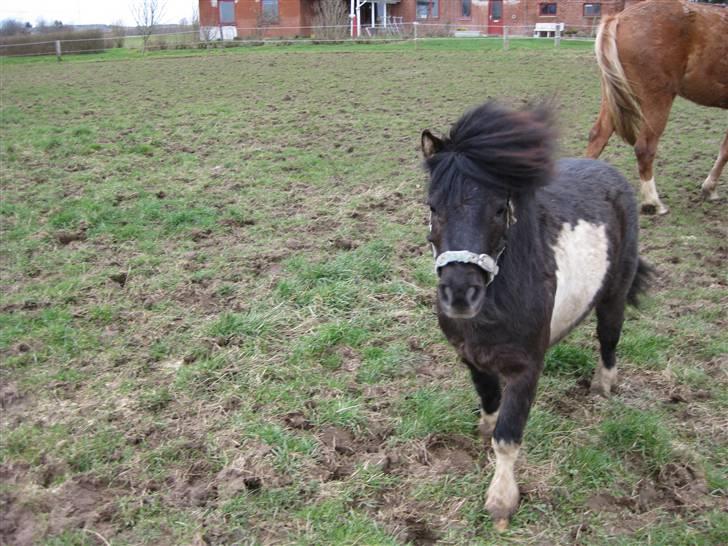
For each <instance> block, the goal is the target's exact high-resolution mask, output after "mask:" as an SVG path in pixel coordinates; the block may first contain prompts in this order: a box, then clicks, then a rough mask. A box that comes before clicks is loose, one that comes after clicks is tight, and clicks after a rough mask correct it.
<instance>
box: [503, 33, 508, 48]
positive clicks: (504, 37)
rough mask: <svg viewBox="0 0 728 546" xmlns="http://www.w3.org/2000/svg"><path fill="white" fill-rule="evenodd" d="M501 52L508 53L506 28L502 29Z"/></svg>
mask: <svg viewBox="0 0 728 546" xmlns="http://www.w3.org/2000/svg"><path fill="white" fill-rule="evenodd" d="M503 51H508V27H503Z"/></svg>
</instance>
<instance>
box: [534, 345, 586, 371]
mask: <svg viewBox="0 0 728 546" xmlns="http://www.w3.org/2000/svg"><path fill="white" fill-rule="evenodd" d="M594 362H595V358H594V349H592V348H586V347H580V346H578V345H573V344H570V343H568V342H561V343H559V344H558V345H556V346H554V347H552V348H551V349H550V350H549V351H548V352H547V353H546V357H545V358H544V368H543V373H544V374H547V375H552V374H553V375H559V374H560V375H570V376H576V377H578V376H583V375H587V374H589V373H591V372H592V371H593V370H594V365H595V364H594Z"/></svg>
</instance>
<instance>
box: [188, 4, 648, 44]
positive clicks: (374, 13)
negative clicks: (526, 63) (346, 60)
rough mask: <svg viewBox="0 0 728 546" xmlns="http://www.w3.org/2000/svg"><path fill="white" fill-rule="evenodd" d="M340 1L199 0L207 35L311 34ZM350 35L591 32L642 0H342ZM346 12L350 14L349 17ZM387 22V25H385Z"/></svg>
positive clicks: (212, 36) (205, 37)
mask: <svg viewBox="0 0 728 546" xmlns="http://www.w3.org/2000/svg"><path fill="white" fill-rule="evenodd" d="M324 1H329V2H330V1H337V0H199V2H200V33H201V35H202V37H203V38H204V39H220V38H221V37H222V38H223V39H226V40H231V39H235V38H240V37H244V36H288V37H293V36H310V35H312V34H314V33H315V32H316V30H315V29H312V27H313V26H314V25H315V24H316V20H315V12H316V5H317V3H319V2H324ZM338 1H339V2H340V3H341V4H342V6H341V10H340V11H341V12H343V13H344V15H343V19H341V20H340V21H338V22H337V24H343V25H344V26H345V27H347V26H348V27H349V32H347V34H349V33H350V34H352V35H353V36H357V35H362V36H368V35H373V34H378V33H382V32H387V33H390V34H391V33H393V32H401V33H407V32H411V31H412V23H413V22H415V21H417V22H419V23H420V24H421V27H419V28H420V29H421V32H422V33H423V34H427V33H428V31H430V32H432V33H435V32H436V33H439V34H451V33H454V32H457V31H461V32H462V31H466V30H468V29H469V30H471V31H473V32H477V33H478V34H488V35H498V34H502V33H503V28H504V27H506V26H507V27H508V29H509V32H510V33H512V34H529V35H530V34H531V33H532V32H533V30H534V27H535V26H536V25H539V26H540V27H542V28H543V27H548V26H549V25H551V26H553V24H554V23H563V28H564V30H565V31H567V32H588V31H589V29H592V28H593V27H594V26H595V25H597V24H598V23H599V20H600V18H601V17H603V16H605V15H609V14H612V13H616V12H619V11H621V10H623V9H624V8H625V7H627V6H629V5H630V4H633V3H635V2H638V1H640V0H601V1H583V0H338ZM347 14H348V15H350V16H349V17H347ZM385 27H386V28H385Z"/></svg>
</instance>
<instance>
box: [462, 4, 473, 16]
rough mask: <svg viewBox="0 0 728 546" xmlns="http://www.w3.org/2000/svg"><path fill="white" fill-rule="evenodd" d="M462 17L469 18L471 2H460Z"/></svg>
mask: <svg viewBox="0 0 728 546" xmlns="http://www.w3.org/2000/svg"><path fill="white" fill-rule="evenodd" d="M462 1H463V3H462V16H463V17H470V13H471V11H470V8H471V3H472V2H471V0H462Z"/></svg>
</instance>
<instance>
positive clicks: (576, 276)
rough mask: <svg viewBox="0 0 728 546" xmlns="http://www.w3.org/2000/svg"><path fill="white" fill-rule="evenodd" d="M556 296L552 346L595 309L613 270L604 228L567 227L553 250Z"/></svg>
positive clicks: (583, 225) (566, 225) (594, 225)
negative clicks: (604, 283)
mask: <svg viewBox="0 0 728 546" xmlns="http://www.w3.org/2000/svg"><path fill="white" fill-rule="evenodd" d="M553 251H554V258H555V259H556V294H554V309H553V312H552V314H551V344H554V343H556V342H557V341H558V340H559V339H561V338H562V337H564V336H565V335H566V334H568V333H569V331H570V330H571V329H572V328H573V327H574V326H576V324H577V323H578V322H579V320H581V318H582V317H583V316H584V314H585V313H586V312H587V311H589V309H590V308H591V305H592V302H593V301H594V297H595V296H596V295H597V292H599V289H600V288H601V287H602V283H603V282H604V277H605V275H606V274H607V269H609V254H608V252H609V242H608V240H607V228H606V226H605V225H604V224H601V225H596V224H591V223H589V222H586V221H584V220H579V222H577V224H576V226H575V227H573V228H572V226H571V224H569V223H565V224H564V225H563V227H562V228H561V233H560V234H559V238H558V239H557V241H556V244H555V245H554V247H553Z"/></svg>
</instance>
